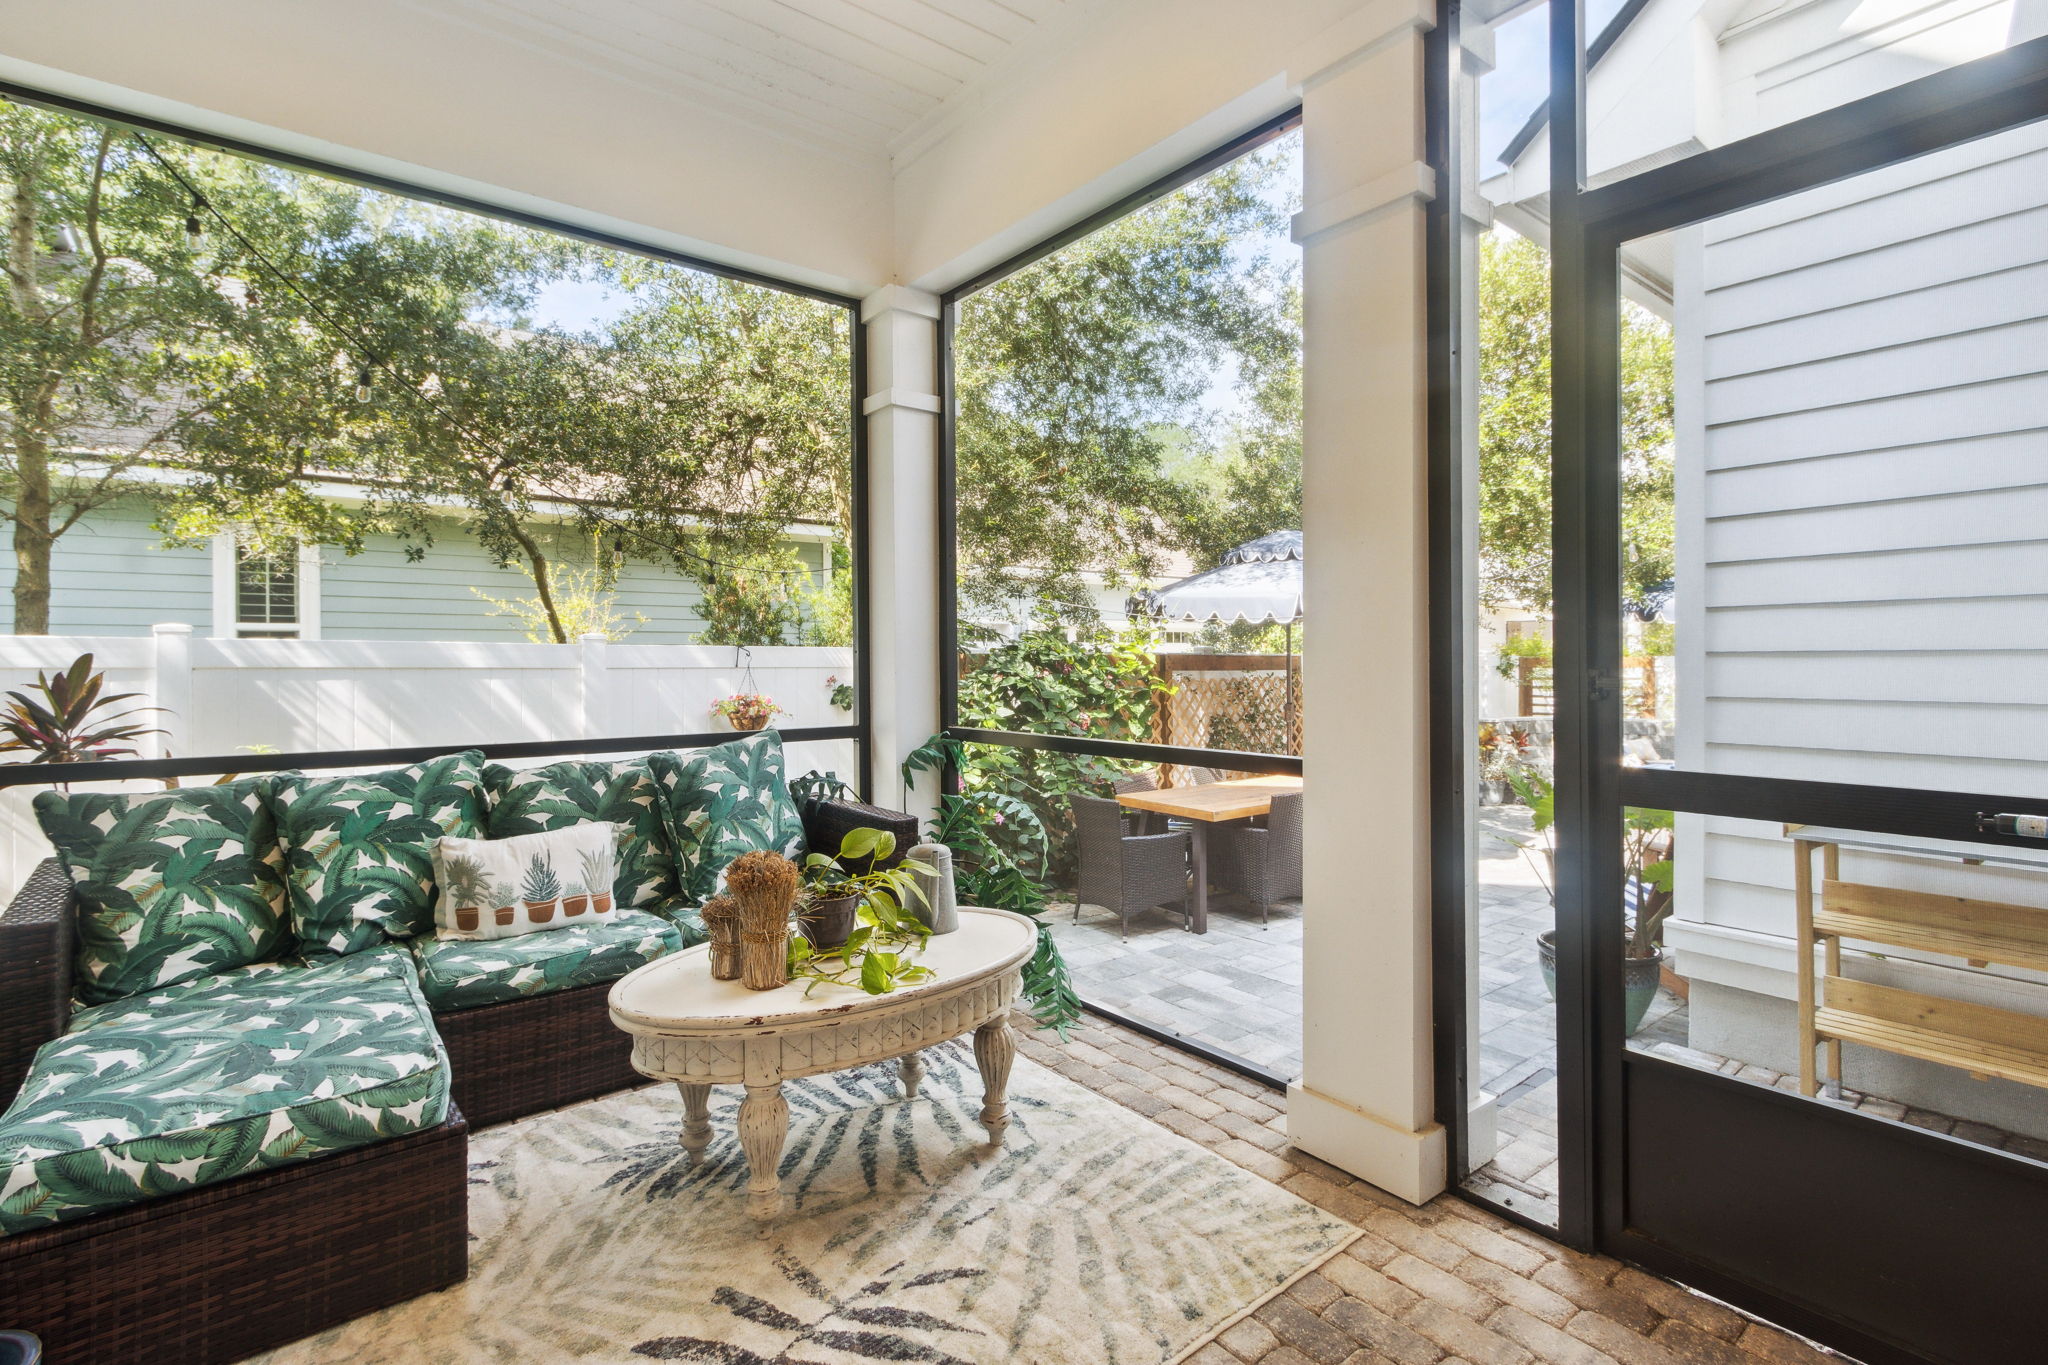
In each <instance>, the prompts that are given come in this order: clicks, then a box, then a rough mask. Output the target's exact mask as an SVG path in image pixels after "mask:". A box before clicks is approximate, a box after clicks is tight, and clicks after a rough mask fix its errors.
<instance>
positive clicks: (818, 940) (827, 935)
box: [796, 896, 860, 949]
mask: <svg viewBox="0 0 2048 1365" xmlns="http://www.w3.org/2000/svg"><path fill="white" fill-rule="evenodd" d="M859 908H860V897H859V896H834V897H833V898H832V899H831V900H807V901H805V902H804V903H803V905H802V906H800V907H799V908H798V910H797V912H796V927H797V929H798V931H799V932H800V933H802V934H803V936H804V937H805V938H807V939H809V940H810V943H811V946H812V947H813V948H819V949H824V948H837V947H840V946H841V945H843V944H844V943H845V942H846V940H847V938H848V936H849V935H851V934H852V933H853V930H854V926H855V925H856V924H857V923H858V922H859V921H858V920H857V918H856V917H855V912H856V911H857V910H858V909H859Z"/></svg>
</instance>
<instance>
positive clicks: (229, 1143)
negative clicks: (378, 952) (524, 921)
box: [0, 963, 448, 1233]
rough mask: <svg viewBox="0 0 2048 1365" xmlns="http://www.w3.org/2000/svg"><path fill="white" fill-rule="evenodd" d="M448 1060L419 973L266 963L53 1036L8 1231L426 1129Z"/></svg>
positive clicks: (0, 1190) (13, 1185)
mask: <svg viewBox="0 0 2048 1365" xmlns="http://www.w3.org/2000/svg"><path fill="white" fill-rule="evenodd" d="M447 1113H448V1061H447V1057H446V1055H445V1054H444V1053H443V1051H442V1048H441V1040H440V1038H439V1036H438V1035H437V1034H436V1033H435V1032H434V1029H433V1023H432V1020H431V1017H430V1016H429V1014H428V1012H427V1008H426V1003H425V1001H423V1000H422V999H421V998H420V993H419V987H418V986H417V985H416V984H415V983H414V980H413V978H412V975H411V973H410V972H400V973H396V974H382V975H378V974H369V973H364V972H361V971H358V970H355V969H354V968H353V967H352V966H347V965H343V964H338V963H330V964H329V965H325V966H320V967H314V968H309V969H305V970H299V971H292V972H285V973H278V974H255V975H250V976H247V977H245V978H243V979H242V981H241V984H240V988H239V989H236V990H233V991H227V992H222V993H219V994H216V995H214V996H212V997H211V998H209V999H208V1000H206V1001H205V1002H203V1003H200V1002H197V1001H193V1000H188V1001H187V1002H186V1004H185V1005H184V1006H183V1007H181V1008H175V1009H172V1010H169V1011H167V1012H165V1013H164V1014H162V1015H161V1016H159V1017H154V1018H146V1019H143V1020H140V1021H132V1022H113V1021H108V1022H104V1023H101V1024H98V1025H96V1026H94V1027H90V1028H86V1029H82V1030H77V1031H74V1032H71V1033H67V1034H65V1035H64V1036H63V1037H61V1038H58V1039H55V1040H53V1041H51V1042H48V1043H45V1044H44V1045H43V1046H42V1048H41V1049H40V1050H39V1051H38V1052H37V1053H36V1059H35V1064H34V1065H33V1066H31V1067H30V1068H29V1074H28V1079H27V1080H26V1081H24V1082H23V1084H22V1088H21V1094H20V1097H19V1098H17V1099H16V1100H15V1102H14V1106H13V1108H11V1109H9V1110H8V1111H7V1113H6V1114H5V1115H4V1116H0V1232H9V1233H12V1232H22V1231H25V1230H27V1229H30V1228H39V1227H45V1226H47V1225H49V1224H51V1223H59V1222H64V1221H66V1220H68V1219H72V1218H80V1217H84V1216H85V1215H87V1214H91V1213H97V1212H99V1211H101V1210H103V1209H109V1208H115V1207H119V1206H121V1205H124V1204H133V1203H137V1202H139V1201H141V1200H145V1199H155V1198H159V1197H161V1196H163V1195H167V1194H175V1193H177V1192H179V1191H181V1190H187V1189H191V1188H194V1187H195V1186H199V1185H210V1184H213V1183H214V1182H216V1181H221V1180H227V1179H230V1178H232V1177H234V1176H238V1175H243V1174H246V1173H248V1172H251V1171H260V1170H266V1169H269V1168H271V1167H274V1166H282V1165H286V1164H288V1163H290V1162H294V1161H303V1160H305V1159H306V1158H308V1157H314V1156H319V1155H321V1154H322V1153H325V1152H337V1151H341V1150H344V1149H346V1148H350V1147H360V1146H363V1145H364V1144H366V1143H370V1142H375V1141H377V1140H379V1139H381V1138H389V1137H397V1136H400V1135H401V1134H405V1133H413V1132H418V1131H420V1130H422V1129H426V1128H432V1127H434V1126H436V1125H438V1124H439V1123H441V1122H442V1121H443V1120H444V1119H445V1118H446V1117H447Z"/></svg>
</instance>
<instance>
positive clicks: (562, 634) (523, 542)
mask: <svg viewBox="0 0 2048 1365" xmlns="http://www.w3.org/2000/svg"><path fill="white" fill-rule="evenodd" d="M512 538H513V539H514V540H516V541H518V542H519V548H520V549H522V550H524V551H525V552H526V562H527V564H528V565H529V566H530V567H531V568H532V570H533V587H534V591H535V592H537V593H539V594H540V606H541V610H542V611H545V612H546V613H547V614H548V630H549V632H550V633H551V634H553V635H554V637H555V643H556V644H558V645H566V644H568V643H569V632H568V631H566V630H564V629H563V628H562V613H561V612H559V611H557V610H556V609H555V593H554V589H553V588H552V587H551V586H550V585H549V583H548V557H547V556H546V555H545V554H542V553H541V548H540V542H539V541H537V540H535V539H534V538H533V537H532V536H531V535H529V534H528V533H527V530H526V528H525V527H524V526H521V525H520V524H519V522H518V521H517V520H516V519H515V520H513V522H512Z"/></svg>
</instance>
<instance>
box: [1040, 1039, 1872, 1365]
mask: <svg viewBox="0 0 2048 1365" xmlns="http://www.w3.org/2000/svg"><path fill="white" fill-rule="evenodd" d="M1017 1037H1018V1046H1019V1048H1020V1050H1022V1051H1023V1052H1024V1053H1025V1055H1026V1056H1029V1057H1031V1058H1032V1059H1033V1060H1035V1061H1037V1062H1039V1063H1041V1064H1043V1065H1045V1066H1049V1067H1051V1068H1053V1069H1054V1070H1056V1071H1058V1072H1060V1073H1061V1074H1063V1075H1065V1076H1067V1077H1069V1078H1070V1079H1072V1080H1075V1081H1078V1082H1080V1083H1081V1084H1083V1085H1086V1086H1088V1087H1089V1088H1090V1089H1093V1090H1096V1091H1099V1092H1101V1093H1102V1094H1104V1095H1107V1096H1108V1097H1109V1098H1111V1099H1113V1100H1116V1101H1118V1102H1119V1103H1121V1104H1124V1105H1126V1106H1127V1107H1129V1108H1131V1109H1133V1110H1135V1111H1137V1112H1138V1113H1140V1114H1143V1115H1145V1116H1146V1117H1147V1118H1149V1119H1152V1120H1153V1121H1154V1122H1157V1123H1160V1124H1163V1125H1165V1126H1166V1127H1168V1128H1170V1129H1172V1130H1173V1131H1174V1132H1177V1133H1179V1134H1181V1135H1182V1136H1184V1137H1187V1138H1191V1139H1193V1140H1194V1141H1196V1142H1199V1143H1201V1144H1202V1145H1204V1146H1206V1147H1208V1148H1209V1149H1210V1150H1212V1151H1214V1152H1216V1153H1217V1154H1218V1155H1219V1156H1222V1157H1224V1158H1226V1159H1227V1160H1230V1161H1232V1162H1235V1163H1236V1164H1237V1165H1239V1166H1242V1167H1244V1168H1245V1169H1246V1170H1249V1171H1252V1172H1254V1173H1256V1174H1258V1175H1260V1176H1263V1177H1264V1178H1265V1179H1267V1180H1271V1181H1273V1182H1275V1183H1276V1184H1278V1185H1280V1186H1281V1187H1282V1188H1283V1189H1288V1190H1292V1191H1293V1192H1294V1193H1295V1194H1298V1195H1300V1196H1301V1197H1302V1198H1303V1199H1306V1200H1308V1201H1309V1202H1310V1203H1312V1204H1315V1205H1316V1206H1317V1207H1319V1208H1322V1209H1325V1210H1327V1211H1329V1212H1330V1213H1333V1214H1335V1215H1337V1216H1338V1217H1340V1218H1343V1219H1345V1220H1347V1221H1349V1222H1351V1223H1354V1224H1356V1225H1357V1226H1358V1227H1360V1228H1362V1229H1363V1230H1364V1232H1363V1235H1362V1236H1360V1238H1359V1239H1358V1240H1357V1241H1356V1242H1354V1243H1353V1244H1352V1245H1351V1246H1350V1247H1348V1248H1346V1249H1345V1250H1343V1251H1341V1252H1338V1253H1337V1254H1336V1255H1334V1256H1332V1257H1331V1258H1330V1259H1329V1260H1328V1261H1326V1262H1324V1263H1323V1265H1322V1266H1320V1267H1319V1268H1318V1269H1316V1270H1315V1271H1313V1272H1311V1273H1310V1274H1309V1275H1307V1276H1305V1277H1304V1278H1302V1279H1301V1280H1298V1281H1297V1282H1295V1283H1294V1284H1293V1285H1292V1286H1290V1287H1289V1288H1288V1289H1286V1290H1285V1291H1283V1292H1281V1293H1278V1294H1275V1295H1274V1296H1272V1297H1271V1298H1270V1299H1268V1300H1267V1301H1266V1302H1264V1303H1262V1304H1260V1305H1259V1306H1258V1308H1257V1309H1256V1310H1255V1311H1254V1312H1253V1313H1252V1314H1251V1316H1249V1317H1247V1318H1245V1319H1244V1320H1243V1321H1241V1322H1239V1323H1237V1324H1236V1325H1235V1326H1233V1327H1230V1328H1229V1329H1227V1330H1226V1331H1224V1332H1223V1333H1221V1334H1220V1335H1219V1336H1218V1337H1217V1339H1216V1340H1214V1341H1212V1342H1209V1343H1207V1344H1206V1345H1204V1346H1203V1347H1202V1348H1201V1349H1200V1350H1199V1351H1197V1352H1196V1353H1195V1354H1194V1355H1193V1356H1192V1357H1191V1358H1190V1365H1240V1363H1241V1362H1257V1365H1373V1363H1374V1362H1396V1363H1397V1365H1532V1363H1533V1362H1542V1363H1543V1365H1819V1363H1820V1362H1823V1361H1839V1360H1840V1359H1841V1357H1839V1356H1834V1355H1832V1354H1830V1353H1828V1352H1826V1351H1823V1350H1820V1349H1818V1348H1816V1347H1813V1346H1811V1345H1809V1344H1807V1343H1806V1342H1804V1341H1801V1340H1800V1339H1799V1338H1797V1337H1793V1336H1790V1335H1788V1334H1787V1333H1784V1332H1781V1331H1779V1330H1778V1329H1776V1328H1774V1327H1770V1326H1767V1325H1765V1324H1763V1323H1760V1322H1755V1321H1753V1320H1751V1319H1749V1318H1746V1317H1744V1316H1743V1315H1742V1314H1740V1313H1737V1312H1735V1311H1734V1310H1733V1309H1730V1308H1727V1307H1725V1306H1723V1305H1721V1304H1718V1303H1715V1302H1714V1301H1712V1300H1710V1299H1705V1298H1701V1297H1699V1296H1698V1295H1695V1294H1692V1293H1689V1292H1687V1291H1686V1290H1683V1289H1681V1288H1679V1287H1677V1286H1676V1285H1673V1284H1670V1283H1669V1282H1667V1281H1664V1280H1660V1279H1657V1278H1655V1277H1654V1276H1650V1275H1646V1274H1644V1273H1643V1272H1641V1271H1639V1270H1636V1269H1634V1268H1632V1267H1629V1266H1624V1265H1623V1264H1621V1263H1620V1262H1619V1261H1614V1260H1610V1259H1608V1258H1606V1257H1604V1256H1586V1255H1582V1254H1580V1253H1578V1252H1575V1251H1571V1250H1569V1249H1567V1248H1565V1247H1562V1246H1559V1245H1558V1244H1557V1243H1555V1242H1552V1241H1549V1240H1548V1239H1546V1238H1543V1237H1539V1236H1537V1235H1536V1234H1534V1233H1531V1232H1529V1231H1527V1230H1526V1229H1524V1228H1521V1227H1519V1226H1517V1225H1515V1224H1513V1223H1509V1222H1507V1221H1506V1220H1505V1219H1502V1218H1497V1217H1495V1216H1494V1215H1493V1214H1491V1213H1489V1212H1487V1211H1486V1210H1484V1209H1481V1208H1478V1207H1476V1206H1474V1205H1472V1204H1469V1203H1466V1202H1465V1201H1464V1200H1462V1199H1458V1198H1456V1197H1454V1196H1450V1195H1445V1196H1442V1197H1440V1198H1437V1199H1434V1200H1432V1201H1430V1202H1429V1203H1428V1204H1426V1205H1424V1206H1423V1207H1421V1208H1416V1207H1414V1206H1412V1205H1409V1204H1407V1203H1405V1202H1403V1201H1402V1200H1400V1199H1397V1198H1395V1197H1394V1196H1393V1195H1390V1194H1387V1193H1385V1192H1384V1191H1381V1190H1379V1189H1377V1188H1375V1187H1373V1186H1371V1185H1368V1184H1366V1183H1364V1182H1363V1181H1359V1180H1354V1179H1353V1178H1352V1177H1351V1176H1349V1175H1347V1174H1346V1173H1345V1172H1343V1171H1340V1170H1338V1169H1337V1168H1336V1167H1334V1166H1331V1165H1329V1164H1328V1163H1326V1162H1322V1161H1319V1160H1317V1159H1316V1158H1314V1157H1312V1156H1310V1155H1308V1154H1307V1153H1306V1152H1299V1151H1296V1150H1295V1149H1294V1148H1293V1147H1291V1146H1290V1145H1289V1144H1288V1141H1287V1132H1286V1119H1285V1117H1284V1112H1283V1099H1282V1097H1281V1096H1280V1095H1279V1094H1278V1093H1277V1092H1275V1091H1273V1090H1270V1089H1268V1088H1266V1087H1265V1086H1262V1085H1260V1084H1258V1083H1256V1082H1254V1081H1248V1080H1246V1079H1244V1078H1243V1077H1241V1076H1239V1075H1237V1074H1235V1073H1234V1072H1230V1071H1225V1070H1223V1069H1222V1068H1220V1067H1214V1066H1210V1065H1209V1064H1207V1063H1206V1062H1202V1061H1200V1060H1198V1059H1196V1058H1194V1057H1191V1056H1189V1055H1188V1054H1186V1053H1184V1052H1181V1051H1179V1050H1177V1049H1175V1048H1171V1047H1166V1046H1163V1045H1161V1044H1157V1043H1154V1042H1152V1041H1150V1040H1149V1039H1146V1038H1144V1037H1142V1036H1141V1035H1139V1034H1135V1033H1132V1032H1130V1031H1128V1030H1125V1029H1120V1028H1117V1027H1115V1026H1113V1025H1109V1024H1105V1023H1100V1022H1089V1023H1086V1024H1084V1025H1082V1026H1080V1027H1078V1028H1076V1029H1075V1030H1074V1031H1073V1034H1072V1037H1071V1038H1070V1039H1069V1040H1068V1041H1067V1042H1065V1043H1062V1042H1060V1041H1059V1040H1058V1039H1057V1038H1056V1037H1054V1036H1053V1035H1051V1034H1049V1033H1045V1032H1043V1031H1040V1030H1037V1029H1035V1028H1033V1027H1031V1026H1030V1023H1029V1021H1028V1019H1020V1020H1019V1027H1018V1029H1017Z"/></svg>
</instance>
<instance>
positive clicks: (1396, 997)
mask: <svg viewBox="0 0 2048 1365" xmlns="http://www.w3.org/2000/svg"><path fill="white" fill-rule="evenodd" d="M1433 15H1434V9H1433V7H1432V6H1431V5H1430V3H1429V0H1375V3H1372V4H1370V5H1367V6H1364V7H1363V8H1361V9H1360V10H1359V11H1358V12H1356V13H1355V14H1353V15H1352V16H1351V17H1350V18H1349V19H1347V20H1345V21H1343V22H1342V23H1340V24H1338V25H1335V26H1333V27H1332V28H1331V29H1329V30H1328V31H1326V32H1325V33H1323V34H1322V35H1321V36H1320V37H1319V38H1318V39H1317V40H1316V41H1315V42H1314V43H1312V44H1310V45H1309V47H1308V48H1307V49H1306V50H1305V51H1304V52H1303V53H1302V54H1301V55H1300V58H1299V60H1298V62H1297V64H1296V66H1295V68H1294V69H1293V70H1292V71H1290V73H1289V75H1290V79H1292V80H1294V81H1295V82H1296V83H1298V84H1299V85H1300V86H1301V89H1302V107H1303V196H1302V202H1303V204H1304V206H1305V207H1304V208H1303V211H1302V213H1301V214H1300V216H1299V217H1297V218H1296V219H1295V224H1294V236H1295V240H1296V241H1298V242H1300V243H1301V244H1302V247H1303V256H1304V260H1303V304H1304V326H1303V346H1304V357H1303V376H1304V385H1305V389H1304V395H1303V397H1304V405H1305V406H1304V426H1303V441H1304V449H1303V470H1302V483H1303V487H1302V504H1303V527H1302V529H1303V532H1304V534H1305V536H1306V539H1307V543H1308V544H1309V545H1310V546H1311V547H1312V549H1311V554H1310V558H1309V561H1308V564H1309V569H1308V575H1307V588H1306V604H1305V609H1304V614H1305V615H1306V617H1307V619H1308V620H1310V621H1313V622H1316V623H1317V624H1316V626H1315V627H1314V630H1315V636H1316V643H1315V647H1314V648H1313V649H1311V650H1309V651H1307V652H1306V654H1305V655H1304V656H1303V673H1304V677H1303V690H1304V692H1305V694H1306V695H1307V696H1309V697H1311V698H1320V699H1321V704H1320V705H1316V704H1315V703H1314V702H1311V705H1312V706H1314V707H1315V709H1314V714H1313V715H1312V716H1311V718H1310V722H1309V724H1310V729H1309V733H1308V752H1307V754H1306V756H1305V758H1306V773H1307V782H1308V789H1309V791H1310V793H1311V795H1310V797H1309V801H1308V804H1307V806H1306V808H1305V815H1306V817H1307V822H1308V823H1307V829H1306V839H1305V853H1304V864H1303V875H1304V885H1305V888H1306V895H1305V897H1304V912H1305V913H1304V915H1303V921H1304V925H1305V935H1304V937H1305V942H1304V944H1303V955H1304V958H1305V960H1306V972H1305V976H1304V980H1303V984H1302V996H1303V1000H1302V1006H1303V1013H1304V1029H1303V1033H1304V1037H1303V1049H1302V1050H1303V1069H1302V1078H1301V1080H1300V1081H1299V1082H1297V1083H1296V1084H1295V1085H1294V1086H1292V1087H1291V1088H1290V1089H1289V1091H1288V1096H1287V1123H1288V1133H1289V1136H1290V1137H1292V1139H1293V1140H1294V1142H1295V1143H1296V1144H1297V1145H1299V1146H1301V1147H1303V1148H1305V1149H1306V1150H1308V1151H1309V1152H1312V1153H1314V1154H1315V1155H1316V1156H1319V1157H1321V1158H1323V1159H1324V1160H1326V1161H1329V1162H1331V1163H1332V1164H1334V1165H1337V1166H1341V1167H1343V1168H1344V1169H1345V1170H1347V1171H1350V1172H1352V1173H1354V1174H1355V1175H1358V1176H1360V1177H1362V1178H1364V1179H1366V1180H1369V1181H1371V1182H1372V1183H1373V1184H1375V1185H1378V1186H1380V1187H1381V1188H1382V1189H1385V1190H1388V1191H1390V1192H1392V1193H1394V1194H1397V1195H1400V1196H1401V1197H1402V1198H1404V1199H1408V1200H1413V1201H1415V1202H1417V1203H1420V1202H1421V1201H1423V1200H1426V1199H1428V1198H1430V1197H1431V1196H1433V1195H1435V1194H1437V1193H1439V1192H1440V1191H1441V1190H1442V1189H1443V1188H1444V1184H1445V1175H1446V1170H1445V1168H1446V1153H1445V1146H1446V1144H1445V1140H1444V1132H1443V1130H1442V1128H1440V1127H1439V1126H1438V1125H1437V1124H1436V1122H1435V1118H1434V1096H1433V1094H1432V1083H1431V1082H1432V1073H1431V1046H1432V1045H1431V1030H1430V952H1429V850H1428V842H1429V818H1428V797H1429V771H1428V729H1429V698H1428V662H1429V658H1428V632H1427V626H1428V576H1427V564H1426V555H1427V549H1428V524H1427V491H1428V489H1427V457H1428V423H1427V417H1426V406H1425V400H1426V396H1427V395H1426V379H1427V370H1426V364H1425V347H1426V344H1427V342H1426V337H1427V331H1426V321H1425V313H1424V302H1425V289H1424V270H1423V247H1424V227H1423V214H1424V205H1425V203H1426V202H1427V200H1428V199H1429V198H1430V196H1431V195H1432V194H1433V193H1434V187H1433V185H1432V183H1431V173H1430V170H1429V168H1428V166H1427V165H1426V164H1425V162H1424V146H1423V109H1422V37H1423V34H1424V33H1425V32H1426V31H1427V30H1428V28H1429V27H1430V25H1431V23H1432V22H1433Z"/></svg>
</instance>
